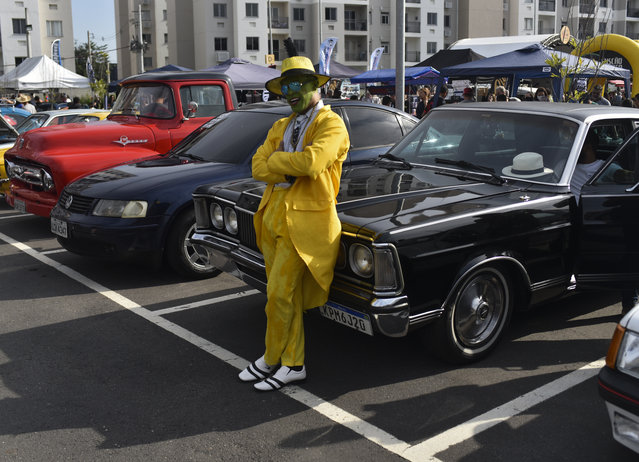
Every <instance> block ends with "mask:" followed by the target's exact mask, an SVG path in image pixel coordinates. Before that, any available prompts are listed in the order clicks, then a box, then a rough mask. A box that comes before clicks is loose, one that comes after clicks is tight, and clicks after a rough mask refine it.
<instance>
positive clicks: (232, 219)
mask: <svg viewBox="0 0 639 462" xmlns="http://www.w3.org/2000/svg"><path fill="white" fill-rule="evenodd" d="M224 225H225V226H226V230H227V231H228V232H229V233H231V234H237V214H236V213H235V210H233V209H232V208H231V207H225V208H224Z"/></svg>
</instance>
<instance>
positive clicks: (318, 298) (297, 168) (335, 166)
mask: <svg viewBox="0 0 639 462" xmlns="http://www.w3.org/2000/svg"><path fill="white" fill-rule="evenodd" d="M294 116H295V114H292V115H291V116H289V117H286V118H283V119H280V120H278V121H277V122H275V123H274V124H273V127H272V128H271V130H270V131H269V133H268V136H267V137H266V141H264V144H263V145H262V146H260V147H259V148H258V150H257V152H256V153H255V155H254V156H253V165H252V168H253V178H255V179H256V180H260V181H264V182H266V183H268V186H267V188H266V190H265V192H264V196H262V201H261V202H260V205H259V208H258V211H257V212H256V214H255V216H254V218H253V223H254V226H255V234H256V237H257V243H258V246H260V241H261V233H262V216H263V213H264V207H265V206H266V204H267V203H268V201H269V198H270V197H271V193H272V192H273V188H274V185H275V183H283V182H286V178H285V175H292V176H295V177H297V180H296V181H295V183H293V185H292V186H291V187H290V189H289V190H288V192H287V193H286V199H285V203H286V220H287V224H288V229H289V234H290V237H291V241H292V242H293V245H294V246H295V249H296V250H297V253H298V254H299V255H300V257H301V258H302V259H303V260H304V262H305V263H306V266H307V268H308V269H309V271H310V274H311V275H312V278H311V279H312V280H306V279H305V280H304V282H303V284H304V307H305V308H312V307H315V306H319V305H322V304H323V303H325V302H326V299H327V298H328V291H329V289H330V285H331V281H332V280H333V269H334V267H335V261H336V259H337V254H338V251H339V242H340V239H339V238H340V234H341V229H342V226H341V223H340V221H339V218H338V217H337V211H336V209H335V204H336V197H337V193H338V191H339V182H340V176H341V174H342V163H343V162H344V160H345V159H346V156H347V153H348V149H349V147H350V140H349V138H348V132H347V130H346V126H345V125H344V121H343V120H342V118H341V117H340V116H338V115H337V114H335V113H334V112H333V111H332V110H331V108H330V106H324V107H322V108H321V109H319V111H318V113H317V115H316V117H315V119H314V120H313V122H312V123H311V125H309V127H308V129H307V130H306V134H305V136H304V146H305V147H304V150H303V151H300V152H286V151H278V148H279V146H280V143H281V142H282V140H283V139H284V131H285V130H286V127H287V126H288V124H289V122H290V121H291V119H292V118H293V117H294ZM313 282H314V283H315V284H313Z"/></svg>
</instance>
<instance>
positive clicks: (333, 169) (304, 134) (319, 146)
mask: <svg viewBox="0 0 639 462" xmlns="http://www.w3.org/2000/svg"><path fill="white" fill-rule="evenodd" d="M289 40H290V39H289ZM289 54H290V51H289ZM329 79H330V77H328V76H326V75H321V74H317V73H315V70H314V68H313V64H312V62H311V61H310V60H309V59H308V58H305V57H302V56H291V57H290V58H287V59H285V60H284V61H283V63H282V75H281V76H280V77H278V78H275V79H272V80H269V81H268V82H266V88H267V89H268V90H269V91H270V92H272V93H276V94H278V95H281V96H283V97H284V98H286V101H287V102H288V103H289V104H290V106H291V108H292V109H293V113H292V114H291V115H290V116H289V117H286V118H283V119H280V120H278V121H277V122H275V124H273V127H272V128H271V130H270V131H269V133H268V136H267V138H266V141H265V142H264V144H263V145H262V146H261V147H260V148H259V149H258V150H257V152H256V153H255V156H254V157H253V165H252V167H253V178H255V179H256V180H260V181H264V182H266V183H268V186H267V188H266V191H265V192H264V196H263V197H262V201H261V202H260V205H259V208H258V211H257V212H256V214H255V217H254V225H255V233H256V236H257V242H258V246H259V248H260V250H261V251H262V254H263V255H264V261H265V264H266V276H267V290H266V295H267V302H266V318H267V323H266V338H265V344H266V350H265V353H264V355H263V356H262V357H260V358H259V359H257V360H256V361H254V362H253V363H251V364H250V365H249V366H248V367H247V368H246V369H244V370H243V371H242V372H241V373H240V374H239V378H240V380H242V381H244V382H252V381H257V383H255V385H254V386H255V388H256V389H257V390H261V391H271V390H278V389H280V388H281V387H283V386H284V385H286V384H288V383H291V382H297V381H301V380H304V379H306V368H305V366H304V323H303V319H302V317H303V313H304V310H307V309H309V308H314V307H317V306H320V305H322V304H324V303H325V302H326V300H327V299H328V292H329V288H330V285H331V281H332V279H333V269H334V267H335V261H336V259H337V254H338V251H339V242H340V234H341V224H340V221H339V219H338V217H337V211H336V209H335V203H336V197H337V193H338V190H339V182H340V176H341V173H342V162H344V160H345V159H346V155H347V152H348V149H349V146H350V141H349V139H348V132H347V131H346V126H345V125H344V122H343V120H342V119H341V117H339V116H338V115H337V114H335V113H334V112H333V111H332V110H331V108H330V106H325V105H324V104H323V102H322V100H321V97H320V94H319V92H318V88H319V87H321V86H322V85H324V84H325V83H326V82H327V81H328V80H329ZM278 366H279V367H278Z"/></svg>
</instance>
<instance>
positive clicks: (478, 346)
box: [432, 266, 513, 363]
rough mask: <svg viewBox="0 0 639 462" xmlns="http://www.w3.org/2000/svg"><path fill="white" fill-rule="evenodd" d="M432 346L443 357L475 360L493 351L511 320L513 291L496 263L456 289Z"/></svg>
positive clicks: (435, 325) (437, 325)
mask: <svg viewBox="0 0 639 462" xmlns="http://www.w3.org/2000/svg"><path fill="white" fill-rule="evenodd" d="M450 300H452V302H451V303H450V305H449V306H448V307H447V309H446V313H445V315H444V317H443V318H442V319H440V320H439V321H438V322H437V323H435V324H434V325H433V326H432V327H433V328H434V331H433V332H432V334H433V338H432V339H433V340H435V344H434V345H432V346H433V347H434V348H435V349H436V350H435V351H436V352H438V353H440V354H441V356H442V357H443V359H445V360H447V361H449V362H454V363H464V362H471V361H475V360H477V359H480V358H482V357H483V356H485V355H487V354H488V352H490V350H492V349H493V348H494V347H495V345H496V344H497V342H498V341H499V340H500V338H501V337H502V335H503V333H504V331H505V329H506V326H507V325H508V322H509V321H510V317H511V313H512V306H513V294H512V287H511V283H510V280H509V278H508V277H507V276H506V275H505V274H504V272H503V271H502V270H501V269H499V268H498V267H495V266H486V267H481V268H477V269H475V270H473V271H471V273H470V274H468V275H467V276H466V277H464V279H463V280H462V281H461V283H460V284H458V285H457V287H456V288H455V289H454V293H453V294H452V296H451V298H450Z"/></svg>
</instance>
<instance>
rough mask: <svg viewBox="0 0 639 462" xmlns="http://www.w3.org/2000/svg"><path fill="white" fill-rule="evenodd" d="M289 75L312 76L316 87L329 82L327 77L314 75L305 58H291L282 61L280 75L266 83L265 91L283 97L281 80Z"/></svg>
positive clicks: (308, 61)
mask: <svg viewBox="0 0 639 462" xmlns="http://www.w3.org/2000/svg"><path fill="white" fill-rule="evenodd" d="M291 75H314V76H315V77H316V78H317V86H318V87H321V86H322V85H324V84H325V83H326V82H328V81H329V80H331V78H330V76H328V75H324V74H318V73H316V72H315V68H314V67H313V63H312V62H311V60H310V59H308V58H307V57H306V56H292V57H290V58H286V59H285V60H284V61H282V75H281V76H279V77H275V78H274V79H271V80H269V81H268V82H266V89H267V90H268V91H270V92H271V93H275V94H277V95H280V96H283V95H282V79H285V78H286V77H290V76H291Z"/></svg>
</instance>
